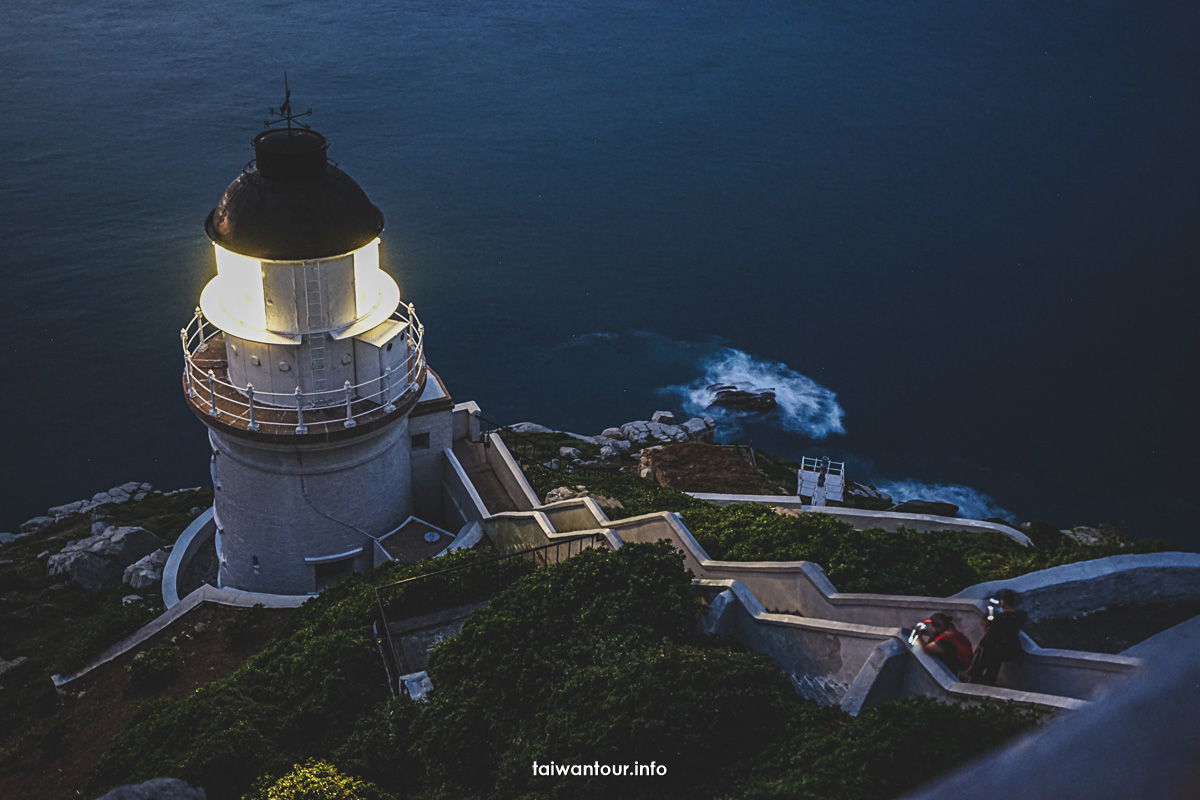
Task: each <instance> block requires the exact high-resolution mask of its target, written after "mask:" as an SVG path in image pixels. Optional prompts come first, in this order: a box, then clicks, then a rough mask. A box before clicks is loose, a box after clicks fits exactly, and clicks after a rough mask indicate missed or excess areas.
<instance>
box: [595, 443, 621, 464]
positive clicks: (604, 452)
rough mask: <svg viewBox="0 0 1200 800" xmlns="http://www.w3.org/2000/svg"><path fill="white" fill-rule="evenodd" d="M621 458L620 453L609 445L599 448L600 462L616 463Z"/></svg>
mask: <svg viewBox="0 0 1200 800" xmlns="http://www.w3.org/2000/svg"><path fill="white" fill-rule="evenodd" d="M620 457H621V451H620V450H618V449H617V448H615V447H613V446H612V445H610V444H606V445H604V446H603V447H601V448H600V460H601V461H616V460H617V459H619V458H620Z"/></svg>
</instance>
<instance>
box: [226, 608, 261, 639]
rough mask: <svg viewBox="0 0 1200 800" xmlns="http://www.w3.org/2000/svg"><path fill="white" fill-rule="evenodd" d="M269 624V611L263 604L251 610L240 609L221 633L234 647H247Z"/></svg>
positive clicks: (227, 622)
mask: <svg viewBox="0 0 1200 800" xmlns="http://www.w3.org/2000/svg"><path fill="white" fill-rule="evenodd" d="M266 622H267V609H266V606H264V605H263V604H262V603H255V604H254V605H253V606H251V607H250V608H239V609H238V610H237V612H236V613H235V614H234V615H233V616H232V617H230V618H229V620H227V621H226V622H225V625H224V627H223V628H222V630H221V632H222V633H223V634H224V635H225V641H227V642H229V644H230V646H232V647H245V646H246V645H248V644H250V642H252V641H253V640H254V639H256V638H258V636H260V635H261V633H262V629H263V627H264V626H265V625H266Z"/></svg>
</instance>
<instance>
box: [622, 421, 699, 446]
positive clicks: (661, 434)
mask: <svg viewBox="0 0 1200 800" xmlns="http://www.w3.org/2000/svg"><path fill="white" fill-rule="evenodd" d="M621 432H622V433H624V434H625V439H626V441H629V442H632V443H633V444H635V445H641V446H645V445H647V444H666V443H667V442H686V441H688V435H687V431H685V430H684V429H683V428H682V427H680V426H678V425H664V424H663V423H661V422H645V421H637V422H626V423H625V424H624V425H622V426H621Z"/></svg>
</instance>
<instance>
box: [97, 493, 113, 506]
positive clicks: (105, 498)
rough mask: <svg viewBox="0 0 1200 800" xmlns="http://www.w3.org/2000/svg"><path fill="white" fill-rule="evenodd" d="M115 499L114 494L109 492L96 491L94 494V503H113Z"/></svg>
mask: <svg viewBox="0 0 1200 800" xmlns="http://www.w3.org/2000/svg"><path fill="white" fill-rule="evenodd" d="M113 500H114V498H113V496H112V495H111V494H109V493H108V492H96V493H95V494H94V495H92V502H93V503H111V502H113Z"/></svg>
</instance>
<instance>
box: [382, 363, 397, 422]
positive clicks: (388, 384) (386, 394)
mask: <svg viewBox="0 0 1200 800" xmlns="http://www.w3.org/2000/svg"><path fill="white" fill-rule="evenodd" d="M383 410H384V413H386V414H390V413H392V412H393V411H395V410H396V404H395V403H393V402H392V368H391V367H384V369H383Z"/></svg>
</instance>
